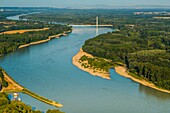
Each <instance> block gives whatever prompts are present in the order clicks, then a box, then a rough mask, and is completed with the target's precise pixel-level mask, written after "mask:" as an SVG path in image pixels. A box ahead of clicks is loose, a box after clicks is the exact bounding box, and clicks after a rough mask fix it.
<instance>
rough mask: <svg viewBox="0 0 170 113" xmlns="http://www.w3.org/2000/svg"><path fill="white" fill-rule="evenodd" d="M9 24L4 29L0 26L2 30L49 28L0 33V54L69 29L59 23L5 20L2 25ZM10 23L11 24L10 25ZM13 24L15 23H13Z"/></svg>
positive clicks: (69, 28)
mask: <svg viewBox="0 0 170 113" xmlns="http://www.w3.org/2000/svg"><path fill="white" fill-rule="evenodd" d="M6 23H7V24H10V25H8V26H12V27H8V28H6V29H3V28H1V30H2V31H8V30H16V29H17V30H19V29H35V28H36V29H38V28H49V29H48V30H43V31H30V32H25V33H23V34H19V33H16V34H0V56H2V55H4V54H7V53H9V52H12V51H14V50H17V49H18V47H19V46H20V45H24V44H28V43H31V42H36V41H40V40H45V39H48V37H49V36H52V35H56V34H60V33H63V32H64V31H68V30H71V27H70V26H67V25H60V24H46V23H42V22H28V21H27V22H5V24H3V26H6ZM11 24H12V25H11ZM13 24H15V25H13ZM0 25H1V24H0Z"/></svg>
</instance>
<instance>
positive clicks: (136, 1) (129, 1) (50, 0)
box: [0, 0, 170, 8]
mask: <svg viewBox="0 0 170 113" xmlns="http://www.w3.org/2000/svg"><path fill="white" fill-rule="evenodd" d="M145 5H146V6H170V2H169V0H142V1H141V0H104V1H103V0H86V1H80V0H74V1H73V0H72V1H71V0H27V1H25V0H12V1H11V0H0V7H56V8H107V7H108V8H111V7H119V6H126V7H130V6H145Z"/></svg>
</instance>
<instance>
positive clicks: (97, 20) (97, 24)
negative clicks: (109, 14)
mask: <svg viewBox="0 0 170 113" xmlns="http://www.w3.org/2000/svg"><path fill="white" fill-rule="evenodd" d="M70 26H73V27H81V26H82V27H83V26H89V27H93V26H94V27H96V35H98V32H99V31H98V27H113V25H111V24H110V25H108V24H107V25H103V24H99V18H98V17H96V25H90V24H89V25H88V24H86V25H70Z"/></svg>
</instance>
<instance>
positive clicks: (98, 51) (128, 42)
mask: <svg viewBox="0 0 170 113" xmlns="http://www.w3.org/2000/svg"><path fill="white" fill-rule="evenodd" d="M132 16H134V17H135V15H132ZM143 16H145V17H143V18H138V15H137V16H136V19H135V20H133V21H132V20H129V22H131V21H132V23H126V22H125V24H117V26H115V27H116V28H117V29H116V30H114V31H113V32H109V33H106V34H102V35H99V36H97V37H95V38H92V39H89V40H87V41H86V42H85V43H84V45H83V50H84V51H85V52H88V53H90V54H92V55H94V56H97V57H102V58H106V59H110V60H112V61H113V62H121V63H124V64H126V67H127V69H128V71H129V72H130V73H131V74H132V75H135V76H138V77H141V78H143V79H145V80H148V81H151V82H152V83H154V84H155V85H157V86H159V87H162V88H165V89H168V90H170V29H169V28H170V26H169V25H170V20H169V19H161V20H160V19H155V18H152V16H153V15H151V16H150V15H143ZM158 16H160V15H158ZM126 19H127V20H128V17H127V18H126ZM120 20H122V18H120ZM136 22H138V23H136ZM134 23H135V24H134Z"/></svg>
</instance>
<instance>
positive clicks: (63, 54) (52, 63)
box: [0, 27, 170, 113]
mask: <svg viewBox="0 0 170 113" xmlns="http://www.w3.org/2000/svg"><path fill="white" fill-rule="evenodd" d="M108 31H112V29H110V28H99V34H102V33H106V32H108ZM95 35H96V29H95V27H74V30H73V32H72V33H71V34H69V35H68V36H66V37H61V38H60V39H53V40H51V41H50V42H47V43H43V44H39V45H34V46H30V47H27V48H23V49H20V50H18V51H15V52H13V53H10V54H8V55H6V56H4V57H0V66H2V67H3V68H4V69H5V70H6V71H7V72H8V74H9V75H10V76H11V77H12V78H14V79H15V80H16V81H17V82H18V83H20V84H21V85H23V86H24V87H26V88H28V89H29V90H31V91H33V92H35V93H37V94H39V95H42V96H45V97H47V98H49V99H52V100H55V101H57V102H60V103H62V104H63V105H64V107H63V108H61V109H60V110H61V111H64V112H66V113H170V94H166V93H162V92H160V91H157V90H154V89H151V88H148V87H145V86H143V85H140V84H138V83H136V82H133V81H132V80H130V79H127V78H124V77H122V76H120V75H118V74H117V73H116V72H115V71H114V70H113V69H110V73H111V80H105V79H102V78H99V77H94V76H92V75H90V74H88V73H87V72H84V71H81V70H79V69H78V68H77V67H75V66H74V65H73V64H72V57H73V56H74V55H75V54H76V53H77V52H78V51H79V49H80V48H81V46H82V45H83V43H84V41H85V40H87V39H89V38H92V37H94V36H95ZM21 97H22V101H24V102H25V103H26V104H30V105H31V106H32V107H33V108H34V109H40V110H42V111H46V110H47V109H54V108H55V107H53V106H50V105H47V104H44V103H42V102H40V101H37V100H35V99H33V98H31V97H29V96H27V95H25V94H21Z"/></svg>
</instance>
